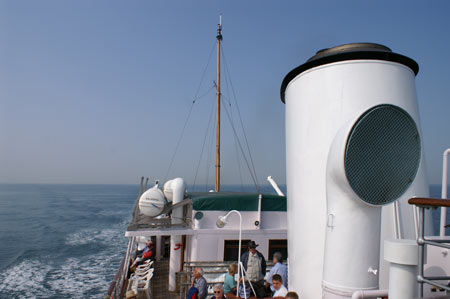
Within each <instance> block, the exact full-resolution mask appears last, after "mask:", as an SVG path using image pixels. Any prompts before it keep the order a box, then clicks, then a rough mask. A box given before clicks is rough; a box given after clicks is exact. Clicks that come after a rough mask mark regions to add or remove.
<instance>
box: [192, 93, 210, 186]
mask: <svg viewBox="0 0 450 299" xmlns="http://www.w3.org/2000/svg"><path fill="white" fill-rule="evenodd" d="M212 88H214V86H213V87H212ZM213 115H214V102H213V104H212V105H211V112H210V114H209V120H208V126H207V127H206V132H205V137H204V138H203V145H202V150H201V152H200V157H199V159H198V163H197V170H196V171H195V176H194V184H193V185H192V190H193V191H194V190H195V183H196V181H197V175H198V171H199V169H200V164H201V161H202V156H203V151H204V149H205V144H206V139H207V136H208V135H209V129H210V127H211V121H212V118H213Z"/></svg>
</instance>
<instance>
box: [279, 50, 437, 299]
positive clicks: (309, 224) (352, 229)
mask: <svg viewBox="0 0 450 299" xmlns="http://www.w3.org/2000/svg"><path fill="white" fill-rule="evenodd" d="M417 71H418V66H417V64H416V63H415V62H414V61H413V60H411V59H410V58H408V57H405V56H402V55H399V54H395V53H393V52H392V51H391V50H390V49H389V48H387V47H384V46H381V45H377V44H368V43H365V44H348V45H343V46H339V47H335V48H332V49H327V50H324V51H319V52H318V53H317V54H316V55H315V56H314V57H312V58H311V59H310V60H308V61H307V62H306V63H305V64H303V65H301V66H299V67H298V68H296V69H294V70H293V71H291V72H290V73H289V74H288V75H287V76H286V78H285V79H284V81H283V84H282V88H281V97H282V100H283V102H285V104H286V171H287V198H288V239H289V243H288V246H289V289H292V290H298V291H299V292H300V293H301V296H302V298H305V299H308V298H322V296H325V298H345V297H351V293H352V291H353V290H357V289H375V288H378V287H379V281H383V280H384V281H387V277H382V278H380V275H381V276H386V275H387V271H386V270H385V269H382V271H381V273H380V267H379V261H380V244H381V245H383V241H382V240H384V239H386V238H392V237H393V233H394V227H393V218H392V213H391V212H390V211H391V205H390V203H391V202H392V200H394V199H398V201H399V203H400V209H401V213H400V224H401V229H402V231H403V233H404V235H403V237H407V238H415V236H414V230H413V229H411V228H413V227H414V222H413V213H412V212H413V209H412V208H411V207H409V206H408V205H407V204H406V201H407V199H408V198H410V197H412V196H428V193H429V191H428V183H427V180H426V176H425V165H424V159H423V150H421V149H422V146H421V140H420V139H418V140H419V141H418V143H419V152H417V148H415V150H416V156H417V160H416V162H417V164H416V167H415V172H414V174H413V175H410V177H409V181H408V180H407V181H400V179H398V180H397V181H398V182H397V185H401V188H400V189H401V190H400V193H398V194H397V195H396V197H395V198H392V200H389V201H388V202H381V203H380V204H379V205H377V204H368V203H367V202H365V200H364V199H362V198H361V194H359V193H358V192H355V190H357V189H358V184H359V181H358V174H356V175H355V176H354V177H353V182H352V183H353V185H352V186H350V185H351V184H350V182H349V178H348V176H349V174H348V171H347V170H348V169H347V168H346V167H348V165H346V164H345V161H346V159H347V157H346V155H347V152H346V150H347V148H346V146H348V142H349V140H350V138H351V137H352V135H351V133H352V129H353V126H354V125H355V123H356V122H357V121H358V120H359V119H360V117H362V116H363V115H364V113H366V112H367V111H370V110H371V109H373V108H374V107H377V106H379V105H389V107H391V106H392V107H393V109H394V110H396V111H404V112H405V115H406V116H405V117H406V118H408V117H409V118H410V119H411V120H412V123H413V126H411V127H414V126H415V127H417V129H418V134H417V135H418V138H420V121H419V113H418V107H417V97H416V90H415V82H414V80H415V74H416V73H417ZM400 114H401V113H400ZM375 119H376V118H375ZM387 121H390V120H387ZM392 121H393V122H395V121H396V120H392ZM406 122H407V121H406ZM370 125H371V126H372V127H373V128H379V126H383V122H382V121H379V122H376V123H375V124H370ZM378 132H381V135H382V134H383V133H382V132H383V131H382V130H381V131H378ZM381 137H383V136H381ZM374 138H380V134H378V135H375V137H374ZM367 140H371V139H370V138H369V139H367ZM380 142H383V140H382V138H381V140H380ZM333 144H334V145H333ZM368 144H370V142H369V143H368ZM374 144H377V142H375V143H374ZM399 144H400V143H399ZM358 146H359V151H360V153H359V154H360V155H362V156H363V155H364V151H365V150H366V149H365V148H364V146H365V145H364V143H362V144H360V145H358ZM367 150H369V149H367ZM405 151H406V152H407V151H408V149H405ZM417 153H418V154H417ZM375 154H377V153H375ZM381 155H382V156H380V157H381V159H384V158H386V159H392V160H395V157H393V156H389V153H381ZM329 158H330V159H331V160H332V161H329ZM412 160H414V159H413V158H412ZM328 163H331V164H332V165H330V164H328ZM411 163H412V162H411ZM373 167H374V169H373V171H371V174H370V175H372V176H373V178H374V185H375V186H376V184H375V183H376V181H377V180H378V179H379V178H381V177H383V175H384V174H383V169H376V165H375V166H373ZM413 168H414V167H413ZM327 171H328V172H327ZM361 171H363V172H365V170H364V169H362V170H361ZM369 172H370V171H369ZM399 173H401V171H399ZM387 175H388V176H389V175H391V174H390V173H388V174H387ZM392 176H393V177H392V178H388V180H387V181H388V182H389V181H391V180H392V181H395V180H396V179H397V177H394V175H392ZM327 180H328V183H327ZM330 180H331V181H330ZM366 180H367V178H366ZM355 182H356V183H355ZM355 184H356V187H355ZM402 184H403V185H402ZM361 186H362V187H361V188H366V189H367V188H370V184H368V183H367V182H365V183H364V184H362V185H361ZM364 186H366V187H364ZM394 186H395V184H394ZM402 188H403V189H402ZM327 197H328V198H327ZM381 197H382V196H381ZM327 200H328V203H327ZM381 206H384V207H383V208H382V207H381ZM382 209H383V212H381V210H382ZM386 209H387V210H386ZM385 211H386V212H385ZM381 214H383V216H382V217H381V216H380V215H381ZM381 218H382V220H381ZM430 218H431V217H428V219H430ZM429 229H431V226H430V228H429ZM380 235H381V241H380ZM327 242H328V243H327ZM324 261H326V265H324ZM324 267H325V268H324ZM322 269H324V270H322ZM386 269H387V268H386ZM386 287H387V286H386Z"/></svg>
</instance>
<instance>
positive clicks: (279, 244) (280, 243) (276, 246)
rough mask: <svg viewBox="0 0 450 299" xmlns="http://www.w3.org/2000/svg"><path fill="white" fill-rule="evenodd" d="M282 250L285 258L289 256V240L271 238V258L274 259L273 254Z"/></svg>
mask: <svg viewBox="0 0 450 299" xmlns="http://www.w3.org/2000/svg"><path fill="white" fill-rule="evenodd" d="M277 251H279V252H281V254H282V255H283V260H286V259H287V257H288V247H287V240H286V239H285V240H269V260H272V259H273V254H274V253H275V252H277Z"/></svg>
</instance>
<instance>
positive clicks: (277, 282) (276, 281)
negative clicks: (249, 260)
mask: <svg viewBox="0 0 450 299" xmlns="http://www.w3.org/2000/svg"><path fill="white" fill-rule="evenodd" d="M272 285H273V288H274V289H275V292H274V293H273V297H274V298H276V297H282V298H284V296H286V294H287V293H288V290H287V289H286V287H285V286H284V285H283V279H282V278H281V275H279V274H274V275H273V277H272Z"/></svg>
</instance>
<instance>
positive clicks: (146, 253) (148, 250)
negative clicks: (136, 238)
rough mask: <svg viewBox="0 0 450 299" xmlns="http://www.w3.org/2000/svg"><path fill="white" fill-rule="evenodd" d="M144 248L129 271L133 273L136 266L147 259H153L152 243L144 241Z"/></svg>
mask: <svg viewBox="0 0 450 299" xmlns="http://www.w3.org/2000/svg"><path fill="white" fill-rule="evenodd" d="M145 245H146V246H145V248H144V250H143V251H142V253H141V254H140V255H138V256H137V257H136V259H135V260H134V263H133V264H132V265H131V270H132V271H134V270H135V269H136V267H137V266H139V265H141V264H142V263H143V262H145V261H146V260H148V259H151V258H152V257H153V243H152V241H151V240H150V239H148V240H146V241H145Z"/></svg>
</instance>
